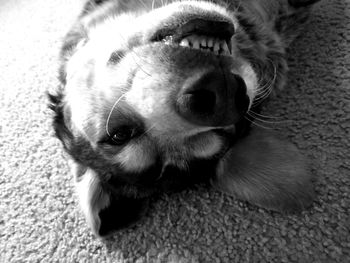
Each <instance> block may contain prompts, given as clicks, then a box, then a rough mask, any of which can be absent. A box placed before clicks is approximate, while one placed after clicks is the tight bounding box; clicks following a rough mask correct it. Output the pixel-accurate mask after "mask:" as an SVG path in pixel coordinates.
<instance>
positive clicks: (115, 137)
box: [109, 127, 134, 145]
mask: <svg viewBox="0 0 350 263" xmlns="http://www.w3.org/2000/svg"><path fill="white" fill-rule="evenodd" d="M133 136H134V130H133V129H131V128H129V127H123V128H120V129H118V130H117V131H116V132H115V133H114V134H111V137H110V140H109V143H110V144H113V145H123V144H124V143H126V142H128V141H129V140H130V139H131V138H132V137H133Z"/></svg>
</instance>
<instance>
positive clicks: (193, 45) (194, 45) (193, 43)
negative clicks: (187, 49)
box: [192, 39, 199, 49]
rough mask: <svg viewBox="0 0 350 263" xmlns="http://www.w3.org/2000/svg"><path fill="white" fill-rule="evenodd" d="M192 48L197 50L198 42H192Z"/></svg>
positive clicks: (195, 40)
mask: <svg viewBox="0 0 350 263" xmlns="http://www.w3.org/2000/svg"><path fill="white" fill-rule="evenodd" d="M192 47H193V48H195V49H199V40H198V39H194V40H193V42H192Z"/></svg>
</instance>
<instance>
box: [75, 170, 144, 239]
mask: <svg viewBox="0 0 350 263" xmlns="http://www.w3.org/2000/svg"><path fill="white" fill-rule="evenodd" d="M80 171H81V174H80V175H79V176H78V177H77V179H76V189H77V193H78V197H79V201H80V206H81V208H82V210H83V212H84V215H85V217H86V220H87V222H88V225H89V226H90V228H91V229H92V232H93V233H94V234H95V235H96V236H98V237H108V236H110V235H111V234H113V232H115V231H117V230H119V229H121V228H124V227H127V226H130V225H131V224H133V223H135V222H136V221H137V220H138V219H139V218H140V217H141V216H142V215H143V214H144V213H145V211H146V209H147V207H148V199H146V198H145V199H135V198H130V197H124V196H118V194H117V193H114V192H111V191H110V190H109V189H106V187H104V186H103V185H102V184H101V182H100V180H99V178H98V176H97V175H96V173H95V172H94V171H92V170H91V169H81V170H80Z"/></svg>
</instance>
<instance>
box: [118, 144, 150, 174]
mask: <svg viewBox="0 0 350 263" xmlns="http://www.w3.org/2000/svg"><path fill="white" fill-rule="evenodd" d="M154 154H155V153H154V149H153V146H152V145H151V143H147V142H135V143H130V144H128V145H126V146H125V147H124V149H123V150H122V151H121V153H119V154H118V156H117V158H116V159H117V162H118V163H119V164H121V165H122V167H123V169H124V170H126V171H128V172H141V171H144V170H145V169H147V168H148V167H150V166H151V165H153V164H154V162H155V156H154Z"/></svg>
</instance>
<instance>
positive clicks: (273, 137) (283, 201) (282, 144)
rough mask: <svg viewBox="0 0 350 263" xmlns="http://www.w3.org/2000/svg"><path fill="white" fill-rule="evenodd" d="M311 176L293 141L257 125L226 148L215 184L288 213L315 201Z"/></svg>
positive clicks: (248, 199) (239, 195)
mask: <svg viewBox="0 0 350 263" xmlns="http://www.w3.org/2000/svg"><path fill="white" fill-rule="evenodd" d="M311 179H312V178H311V174H310V172H309V171H308V169H307V164H306V161H305V158H304V157H303V156H302V155H301V154H300V153H299V152H298V150H297V148H296V147H295V146H294V145H293V144H291V143H289V142H287V141H286V140H284V139H281V138H279V137H278V135H277V134H275V133H274V132H272V131H268V130H263V129H259V128H257V129H255V130H254V129H253V130H252V132H251V133H250V134H249V135H248V136H247V137H245V138H243V140H241V141H239V142H237V144H235V145H234V146H233V147H232V148H231V149H230V150H229V151H228V152H227V154H226V155H225V156H224V158H223V159H222V160H221V161H220V164H219V166H218V171H217V176H216V178H215V179H214V180H213V181H212V184H213V186H214V187H215V188H217V189H219V190H220V191H223V192H226V193H228V194H232V195H234V196H236V197H237V198H239V199H242V200H246V201H248V202H250V203H252V204H255V205H258V206H260V207H263V208H266V209H269V210H275V211H280V212H288V213H289V212H296V211H300V210H303V209H304V208H307V207H308V206H310V204H311V203H312V201H313V198H314V190H313V185H312V180H311Z"/></svg>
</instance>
